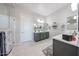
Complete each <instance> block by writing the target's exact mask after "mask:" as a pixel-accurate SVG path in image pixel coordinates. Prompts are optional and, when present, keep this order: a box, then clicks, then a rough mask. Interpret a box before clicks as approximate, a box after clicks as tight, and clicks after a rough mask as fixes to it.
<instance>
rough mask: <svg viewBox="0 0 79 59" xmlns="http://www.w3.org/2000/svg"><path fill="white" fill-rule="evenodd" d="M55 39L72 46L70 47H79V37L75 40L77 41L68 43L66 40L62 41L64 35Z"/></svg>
mask: <svg viewBox="0 0 79 59" xmlns="http://www.w3.org/2000/svg"><path fill="white" fill-rule="evenodd" d="M53 39H56V40H59V41H62V42H65V43H67V44H70V45H74V46H77V47H79V45H78V43H77V41H78V37H77V36H76V40H75V41H66V40H63V39H62V34H60V35H57V36H55V37H53Z"/></svg>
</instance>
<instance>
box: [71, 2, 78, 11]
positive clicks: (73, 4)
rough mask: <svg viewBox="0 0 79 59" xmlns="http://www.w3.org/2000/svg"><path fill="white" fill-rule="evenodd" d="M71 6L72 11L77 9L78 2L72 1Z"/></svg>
mask: <svg viewBox="0 0 79 59" xmlns="http://www.w3.org/2000/svg"><path fill="white" fill-rule="evenodd" d="M71 8H72V11H76V10H77V3H72V4H71Z"/></svg>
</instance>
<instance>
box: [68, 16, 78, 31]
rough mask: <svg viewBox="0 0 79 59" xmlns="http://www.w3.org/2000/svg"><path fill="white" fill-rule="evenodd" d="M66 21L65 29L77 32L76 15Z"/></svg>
mask: <svg viewBox="0 0 79 59" xmlns="http://www.w3.org/2000/svg"><path fill="white" fill-rule="evenodd" d="M67 19H68V20H67V29H68V30H77V15H74V16H69V17H68V18H67Z"/></svg>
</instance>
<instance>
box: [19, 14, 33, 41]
mask: <svg viewBox="0 0 79 59" xmlns="http://www.w3.org/2000/svg"><path fill="white" fill-rule="evenodd" d="M20 35H21V36H20V38H21V40H20V41H21V42H24V41H33V22H32V20H31V17H29V16H25V15H22V16H21V34H20Z"/></svg>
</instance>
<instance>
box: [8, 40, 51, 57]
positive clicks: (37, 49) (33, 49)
mask: <svg viewBox="0 0 79 59" xmlns="http://www.w3.org/2000/svg"><path fill="white" fill-rule="evenodd" d="M51 44H52V39H46V40H42V41H39V42H24V43H22V44H19V45H16V46H15V47H14V48H13V50H12V51H11V53H10V54H9V56H45V55H44V54H43V52H42V50H43V49H45V48H46V47H48V46H49V45H51Z"/></svg>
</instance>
